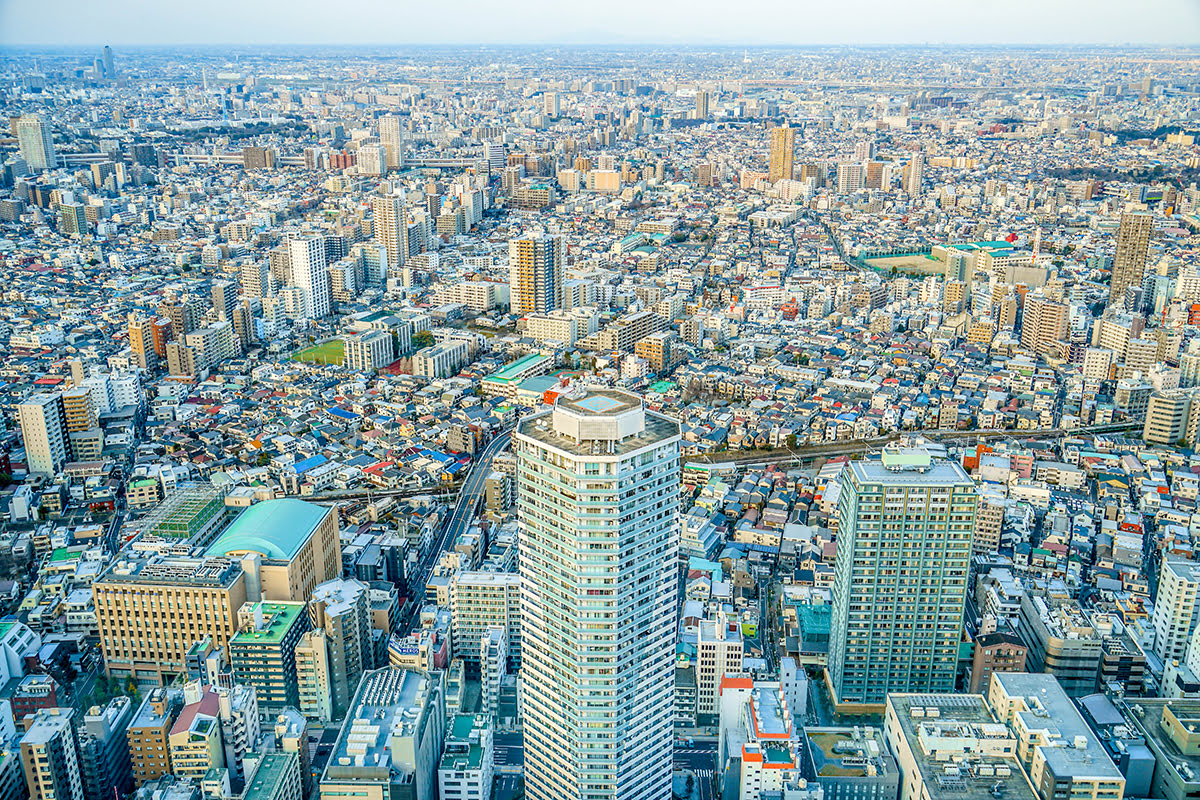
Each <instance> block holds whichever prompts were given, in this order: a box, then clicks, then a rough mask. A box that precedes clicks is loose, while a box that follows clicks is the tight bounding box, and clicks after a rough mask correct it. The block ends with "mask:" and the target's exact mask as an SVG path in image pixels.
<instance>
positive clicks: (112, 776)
mask: <svg viewBox="0 0 1200 800" xmlns="http://www.w3.org/2000/svg"><path fill="white" fill-rule="evenodd" d="M133 711H134V709H133V703H132V702H131V701H130V699H129V698H128V697H114V698H112V699H111V700H109V701H108V703H107V704H106V705H105V706H104V707H102V708H101V707H94V708H92V709H91V710H90V711H89V712H88V713H87V714H85V715H84V717H83V725H82V726H80V729H79V732H78V738H79V771H80V775H81V776H82V779H83V794H84V798H85V800H108V798H110V797H112V796H113V792H114V791H115V792H117V793H118V794H120V795H125V794H128V793H129V791H130V790H131V789H132V788H133V773H132V770H131V769H130V760H129V739H128V738H127V731H128V730H129V723H130V722H131V721H132V720H133Z"/></svg>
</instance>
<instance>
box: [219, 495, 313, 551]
mask: <svg viewBox="0 0 1200 800" xmlns="http://www.w3.org/2000/svg"><path fill="white" fill-rule="evenodd" d="M327 513H329V509H327V508H325V507H324V506H319V505H317V504H315V503H306V502H305V501H303V500H296V499H294V498H290V497H288V498H282V499H277V500H264V501H263V502H261V503H256V504H255V505H252V506H250V507H249V508H247V509H246V510H245V511H243V512H242V513H241V514H240V515H238V517H237V519H235V520H234V521H233V524H232V525H230V526H229V527H228V528H226V529H225V532H224V533H222V534H221V535H220V536H219V537H218V538H217V540H216V541H215V542H213V543H212V544H211V545H210V546H209V548H208V549H207V550H205V551H204V554H205V555H206V556H227V555H238V554H241V553H261V554H262V555H263V557H264V558H279V559H291V558H293V557H294V556H295V555H296V553H297V552H299V550H300V547H301V546H302V545H303V544H304V543H305V542H306V541H307V540H308V538H309V537H310V536H311V535H312V532H313V531H314V530H316V529H317V525H319V524H320V523H321V520H322V519H324V518H325V515H326V514H327Z"/></svg>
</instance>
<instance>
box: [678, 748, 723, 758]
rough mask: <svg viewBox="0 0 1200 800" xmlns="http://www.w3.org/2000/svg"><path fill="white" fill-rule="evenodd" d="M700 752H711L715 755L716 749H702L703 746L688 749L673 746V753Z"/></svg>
mask: <svg viewBox="0 0 1200 800" xmlns="http://www.w3.org/2000/svg"><path fill="white" fill-rule="evenodd" d="M700 753H705V754H711V755H713V756H714V757H715V756H716V751H715V750H712V749H703V748H699V747H697V748H694V749H690V750H689V749H680V748H675V754H676V755H680V756H688V755H697V754H700Z"/></svg>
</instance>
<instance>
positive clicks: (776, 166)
mask: <svg viewBox="0 0 1200 800" xmlns="http://www.w3.org/2000/svg"><path fill="white" fill-rule="evenodd" d="M795 157H796V131H795V129H794V128H789V127H788V126H786V125H782V126H780V127H778V128H772V129H771V162H770V168H769V170H768V172H767V180H768V181H770V182H771V183H775V182H776V181H781V180H783V179H784V178H788V179H790V178H791V177H792V164H793V161H794V159H795Z"/></svg>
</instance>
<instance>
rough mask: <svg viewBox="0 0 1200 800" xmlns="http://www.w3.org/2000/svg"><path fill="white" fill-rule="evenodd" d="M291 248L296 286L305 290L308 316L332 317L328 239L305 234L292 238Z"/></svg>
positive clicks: (294, 284) (304, 300)
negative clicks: (326, 248)
mask: <svg viewBox="0 0 1200 800" xmlns="http://www.w3.org/2000/svg"><path fill="white" fill-rule="evenodd" d="M289 248H290V251H291V257H292V259H291V261H292V285H293V286H297V287H299V288H300V289H301V290H303V295H304V298H303V303H304V316H306V317H308V318H309V319H320V318H321V317H326V316H329V311H330V301H331V297H330V295H331V291H330V288H329V266H328V264H327V262H326V261H325V242H324V240H322V239H321V237H320V236H304V237H301V238H299V239H292V241H291V244H290V245H289Z"/></svg>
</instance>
